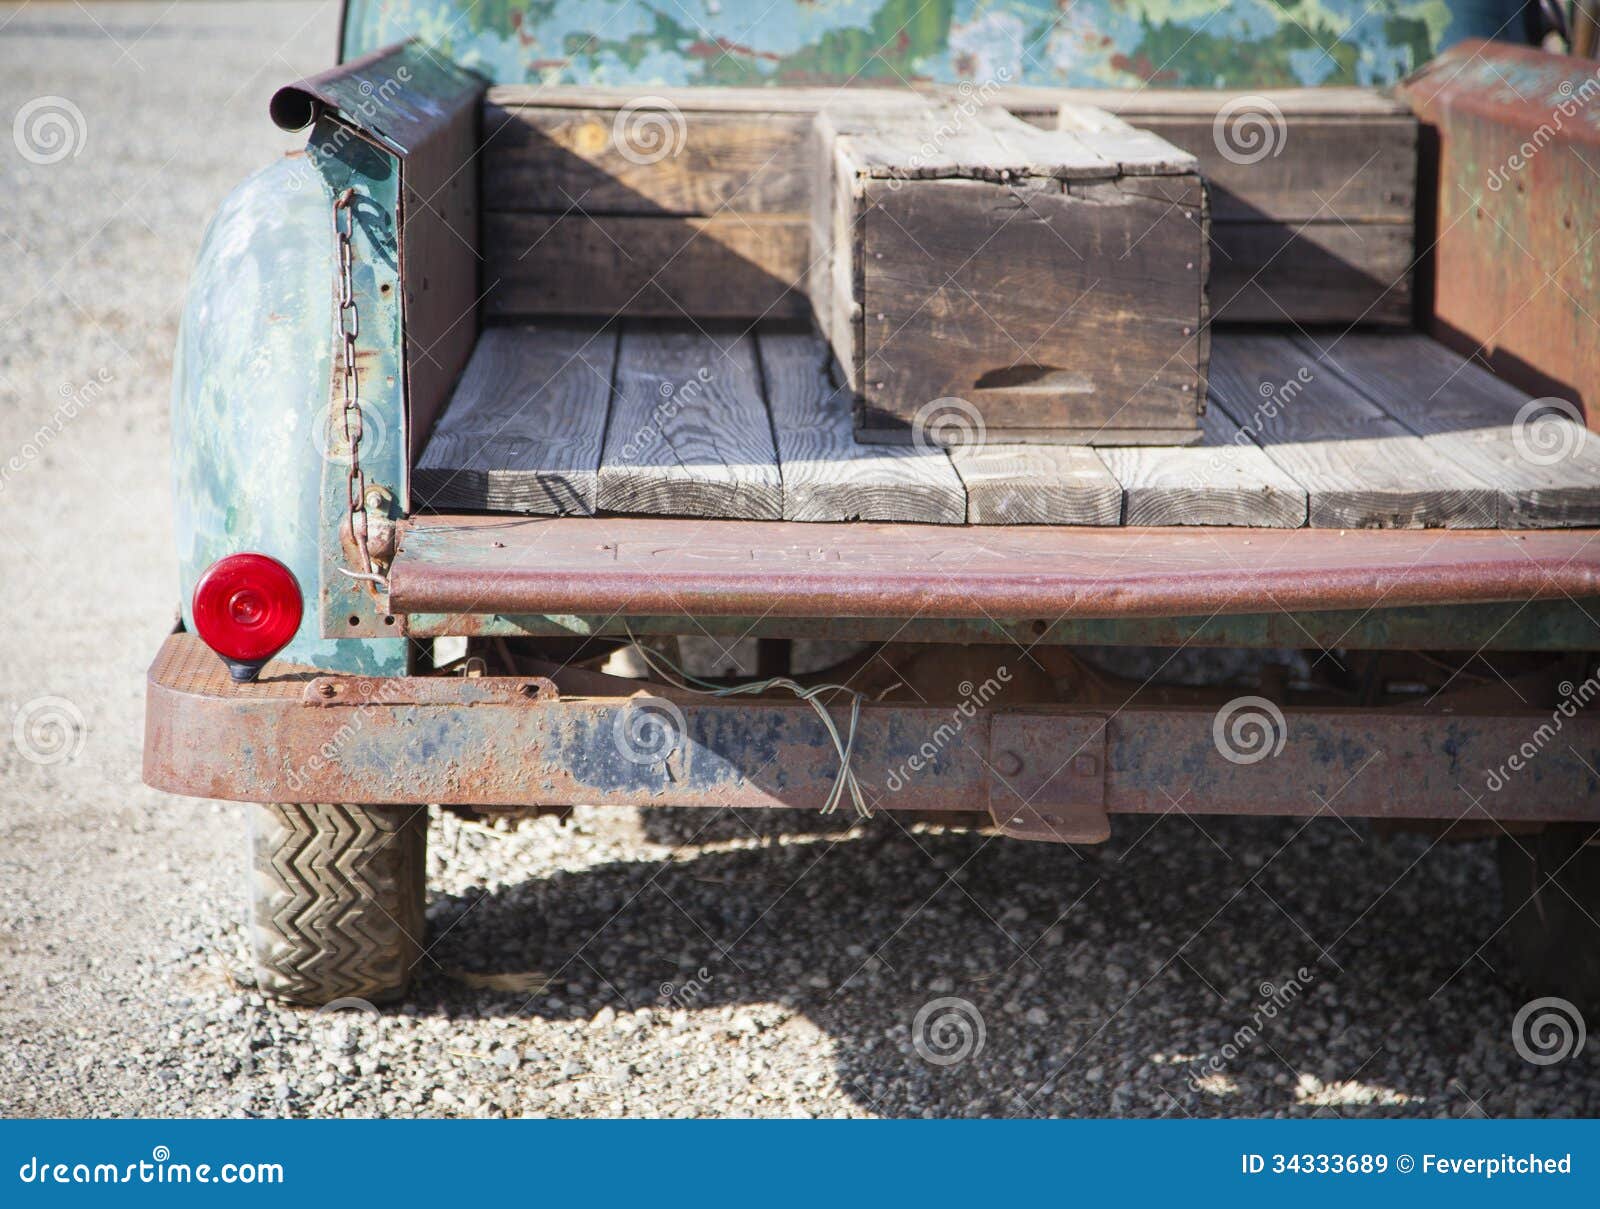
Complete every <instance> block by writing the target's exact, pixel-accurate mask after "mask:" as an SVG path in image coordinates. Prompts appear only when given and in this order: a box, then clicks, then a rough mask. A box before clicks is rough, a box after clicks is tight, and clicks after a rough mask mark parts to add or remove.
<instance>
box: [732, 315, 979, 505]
mask: <svg viewBox="0 0 1600 1209" xmlns="http://www.w3.org/2000/svg"><path fill="white" fill-rule="evenodd" d="M756 345H757V349H758V351H759V353H760V358H761V368H762V370H763V377H764V379H765V382H766V387H767V399H768V404H769V406H770V408H771V414H772V428H773V434H774V436H775V437H776V439H777V445H778V462H779V466H780V469H781V471H782V477H783V519H784V520H786V521H854V520H862V521H927V522H931V523H937V524H946V525H959V524H961V523H962V521H964V520H965V519H966V516H967V496H966V492H965V491H964V490H963V488H962V485H961V479H960V478H958V477H957V475H956V472H955V470H954V469H953V468H952V467H951V465H950V458H949V456H948V455H946V454H945V453H944V451H943V450H938V449H934V450H922V449H911V448H898V447H889V446H867V445H860V444H857V442H856V439H855V436H854V435H853V433H852V431H851V421H850V392H849V391H847V390H845V389H844V388H843V387H836V386H835V385H834V383H833V381H832V379H831V377H830V375H829V355H828V346H827V345H826V344H825V343H824V342H823V341H822V340H821V339H820V338H819V337H818V336H816V335H814V334H812V333H810V332H801V331H785V330H781V329H775V328H763V329H761V330H760V331H759V333H758V336H757V340H756Z"/></svg>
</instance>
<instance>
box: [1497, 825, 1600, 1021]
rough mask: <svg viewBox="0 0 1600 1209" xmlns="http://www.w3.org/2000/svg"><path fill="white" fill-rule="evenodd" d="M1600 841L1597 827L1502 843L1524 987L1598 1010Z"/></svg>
mask: <svg viewBox="0 0 1600 1209" xmlns="http://www.w3.org/2000/svg"><path fill="white" fill-rule="evenodd" d="M1592 838H1600V830H1597V828H1596V827H1595V825H1594V824H1593V823H1568V824H1559V825H1555V826H1551V827H1547V828H1546V829H1545V830H1543V831H1541V832H1539V833H1538V834H1537V835H1515V836H1502V837H1501V838H1500V894H1501V899H1502V902H1503V903H1504V907H1505V912H1506V914H1507V916H1509V921H1508V922H1507V924H1506V928H1505V936H1506V937H1507V939H1508V941H1509V943H1510V945H1511V949H1512V955H1513V957H1514V958H1515V960H1516V963H1517V966H1518V968H1519V969H1520V971H1521V973H1522V980H1523V982H1524V983H1525V984H1526V989H1527V990H1528V991H1530V992H1532V993H1533V994H1535V995H1559V996H1560V997H1561V998H1563V999H1567V1000H1570V1001H1571V1002H1573V1003H1574V1004H1577V1005H1578V1006H1579V1007H1581V1008H1583V1009H1585V1010H1588V1009H1590V1008H1594V1007H1600V922H1596V921H1600V844H1597V843H1593V842H1590V841H1591V839H1592Z"/></svg>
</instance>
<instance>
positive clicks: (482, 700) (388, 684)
mask: <svg viewBox="0 0 1600 1209" xmlns="http://www.w3.org/2000/svg"><path fill="white" fill-rule="evenodd" d="M560 699H561V694H560V692H558V691H557V689H556V686H555V682H554V681H553V680H549V679H547V678H546V677H544V676H471V677H468V676H437V677H427V676H318V677H316V679H314V680H312V681H310V682H309V683H308V684H307V685H306V691H305V695H304V697H303V698H302V700H303V701H304V702H305V704H307V705H324V706H327V705H349V706H358V707H359V706H363V705H526V704H527V703H528V702H530V701H559V700H560Z"/></svg>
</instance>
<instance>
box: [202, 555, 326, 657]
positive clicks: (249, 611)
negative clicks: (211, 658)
mask: <svg viewBox="0 0 1600 1209" xmlns="http://www.w3.org/2000/svg"><path fill="white" fill-rule="evenodd" d="M302 607H303V606H302V601H301V596H300V583H299V581H298V580H296V579H295V577H294V572H292V571H290V570H289V568H288V567H286V566H284V565H283V564H282V563H280V562H279V561H278V560H277V559H275V558H268V557H267V556H266V555H265V554H230V555H228V557H227V558H224V559H220V560H218V561H217V562H214V563H212V564H211V566H210V568H209V569H207V571H206V573H205V574H204V575H202V576H201V577H200V582H199V583H197V584H195V586H194V628H195V629H196V630H197V631H199V633H200V639H201V641H202V642H204V643H205V644H206V645H207V646H208V647H210V648H211V649H212V650H213V651H215V652H216V653H217V654H219V655H221V656H222V658H223V661H224V662H225V663H227V665H228V671H229V672H231V673H232V675H233V678H234V679H235V680H241V681H243V680H254V679H255V677H256V673H257V672H258V671H260V670H261V665H262V664H264V663H265V662H266V661H267V660H268V659H271V658H272V657H273V656H274V655H276V654H277V653H278V652H279V651H281V650H282V649H283V648H284V647H285V646H287V645H288V642H289V639H291V638H293V637H294V633H295V631H296V630H298V629H299V628H300V615H301V611H302Z"/></svg>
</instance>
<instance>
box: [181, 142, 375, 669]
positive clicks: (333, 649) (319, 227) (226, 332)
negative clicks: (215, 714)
mask: <svg viewBox="0 0 1600 1209" xmlns="http://www.w3.org/2000/svg"><path fill="white" fill-rule="evenodd" d="M330 205H331V196H330V194H329V192H328V187H327V184H326V182H325V181H324V179H323V178H322V176H321V174H320V173H319V172H317V171H316V170H315V169H314V168H313V167H312V166H311V165H310V163H309V162H308V160H307V159H306V158H305V157H303V156H296V157H291V158H285V159H283V160H280V161H279V162H277V163H275V164H273V165H271V166H270V167H268V168H266V169H263V170H262V171H261V172H258V173H257V174H256V175H255V176H253V177H251V178H250V179H249V180H247V181H245V182H244V183H243V184H242V185H240V186H239V187H238V188H237V189H235V190H234V192H233V193H232V194H231V195H230V196H229V197H228V199H227V200H226V201H225V202H224V203H223V205H222V208H221V210H220V211H219V212H218V213H217V215H216V217H215V218H214V219H213V220H212V222H211V225H210V227H209V228H208V229H207V231H206V234H205V237H204V240H203V241H202V244H201V249H200V254H199V257H198V258H197V260H196V263H195V268H194V272H193V273H192V275H191V277H190V283H189V293H188V297H187V300H186V302H185V306H184V312H183V317H182V319H181V320H180V323H179V329H178V347H177V351H176V353H175V356H174V366H173V388H172V444H173V475H174V502H175V506H176V530H177V544H178V561H179V569H180V579H179V582H180V586H181V590H182V594H183V613H184V621H185V624H187V625H190V626H192V624H193V618H192V617H191V615H190V612H189V598H190V595H191V594H192V592H193V590H194V584H195V581H196V580H197V579H198V578H199V576H200V575H201V573H202V572H203V571H204V570H205V569H206V567H208V566H209V565H210V564H211V563H213V562H215V561H216V560H217V559H218V558H221V557H223V556H224V555H227V554H232V553H236V552H237V551H240V550H256V551H260V552H261V553H264V554H270V555H271V556H273V557H274V558H277V559H279V560H280V561H282V562H283V563H285V564H286V565H288V567H289V568H290V569H291V570H292V571H293V572H294V573H295V576H296V577H297V578H298V579H299V580H300V586H301V589H302V591H304V592H305V593H306V596H307V601H306V613H305V618H304V620H303V621H302V622H301V625H300V629H299V632H298V633H296V635H295V637H294V640H293V641H292V642H291V643H290V644H289V646H288V647H287V648H286V649H285V650H284V652H283V657H284V658H285V659H291V660H293V661H295V662H297V663H305V664H310V665H312V666H315V667H321V668H326V669H328V670H330V671H347V672H370V673H380V674H395V673H399V672H403V671H404V670H405V643H404V641H403V640H396V639H386V640H382V641H359V640H350V639H326V638H323V637H322V634H321V624H320V618H319V616H318V610H317V607H316V596H317V591H318V584H319V582H320V553H319V546H320V540H319V539H320V535H321V528H322V524H321V519H320V504H321V494H322V473H323V467H324V465H325V462H324V459H323V457H322V456H321V451H322V450H323V449H324V448H325V447H326V446H325V436H324V433H325V430H324V428H323V425H324V423H325V420H326V415H327V400H328V383H329V381H330V375H331V373H332V349H333V293H332V291H333V280H334V276H333V275H334V266H335V257H334V243H333V224H332V221H331V218H330V210H329V207H330Z"/></svg>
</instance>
